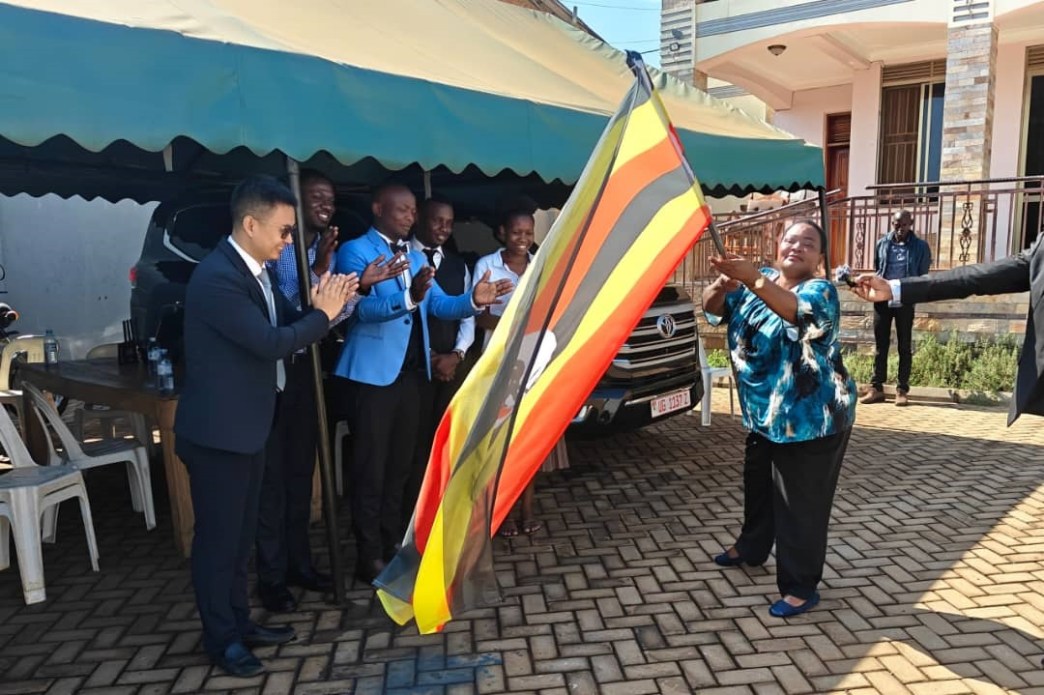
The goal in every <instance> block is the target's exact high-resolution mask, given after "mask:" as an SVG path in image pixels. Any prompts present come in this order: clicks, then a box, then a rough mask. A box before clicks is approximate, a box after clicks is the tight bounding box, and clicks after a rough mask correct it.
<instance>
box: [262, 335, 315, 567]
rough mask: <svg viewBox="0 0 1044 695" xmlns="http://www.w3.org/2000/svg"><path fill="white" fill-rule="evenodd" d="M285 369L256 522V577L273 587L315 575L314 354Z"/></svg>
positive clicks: (288, 365) (267, 447)
mask: <svg viewBox="0 0 1044 695" xmlns="http://www.w3.org/2000/svg"><path fill="white" fill-rule="evenodd" d="M285 367H286V386H285V388H284V390H283V393H282V394H280V398H279V401H278V407H277V409H276V419H275V424H274V425H273V427H272V433H271V434H270V435H269V437H268V444H267V446H266V448H265V474H264V477H263V479H262V481H261V508H260V511H259V513H258V521H257V578H258V581H259V582H261V583H262V584H269V585H271V584H283V583H285V582H286V580H287V575H288V574H297V575H302V574H308V573H310V572H311V571H312V552H311V549H310V547H309V543H308V526H309V520H310V518H311V512H312V476H313V475H314V473H315V452H316V446H317V444H318V432H317V430H316V424H317V423H316V420H317V418H318V417H319V415H318V409H317V408H316V403H315V388H314V387H313V384H312V363H311V361H310V358H309V355H307V354H305V355H297V356H295V359H294V360H287V361H286V362H285Z"/></svg>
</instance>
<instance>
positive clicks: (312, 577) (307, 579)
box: [286, 569, 333, 594]
mask: <svg viewBox="0 0 1044 695" xmlns="http://www.w3.org/2000/svg"><path fill="white" fill-rule="evenodd" d="M286 583H287V584H288V585H290V586H299V587H301V588H302V589H304V590H306V591H317V592H319V593H321V594H325V593H327V592H330V591H333V577H331V576H330V575H328V574H323V573H322V572H319V571H317V570H314V569H312V570H309V571H308V572H303V573H301V574H298V573H296V572H294V573H291V574H287V576H286Z"/></svg>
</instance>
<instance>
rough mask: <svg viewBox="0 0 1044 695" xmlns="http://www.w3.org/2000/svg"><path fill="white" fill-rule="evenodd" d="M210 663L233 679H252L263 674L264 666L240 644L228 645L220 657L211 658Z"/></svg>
mask: <svg viewBox="0 0 1044 695" xmlns="http://www.w3.org/2000/svg"><path fill="white" fill-rule="evenodd" d="M212 661H213V662H214V663H215V664H216V665H218V666H220V667H221V668H222V669H223V670H224V671H225V673H227V674H228V675H230V676H233V677H235V678H252V677H254V676H257V675H260V674H262V673H264V672H265V666H264V664H262V663H261V662H260V661H259V660H258V658H257V657H256V656H254V653H253V652H252V651H250V650H249V649H248V648H247V646H246V645H245V644H243V643H242V642H233V643H232V644H230V645H228V646H227V647H225V651H223V652H222V653H221V656H217V657H212Z"/></svg>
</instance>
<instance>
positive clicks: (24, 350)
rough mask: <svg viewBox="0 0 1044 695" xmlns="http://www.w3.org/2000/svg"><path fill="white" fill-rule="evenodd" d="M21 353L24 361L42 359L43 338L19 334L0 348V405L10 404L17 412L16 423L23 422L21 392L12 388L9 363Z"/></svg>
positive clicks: (38, 360)
mask: <svg viewBox="0 0 1044 695" xmlns="http://www.w3.org/2000/svg"><path fill="white" fill-rule="evenodd" d="M18 355H23V356H24V357H25V360H26V362H43V361H44V339H43V338H39V337H34V336H19V337H16V338H12V339H11V342H9V343H7V344H6V345H4V346H3V349H2V350H0V406H8V405H9V406H11V407H12V408H14V409H15V412H16V413H18V424H19V425H21V424H22V423H23V422H25V421H24V420H23V419H22V418H23V417H24V416H25V415H24V413H22V392H21V391H19V390H18V389H15V388H12V387H13V386H14V384H12V383H11V364H12V363H13V362H14V358H15V357H17V356H18Z"/></svg>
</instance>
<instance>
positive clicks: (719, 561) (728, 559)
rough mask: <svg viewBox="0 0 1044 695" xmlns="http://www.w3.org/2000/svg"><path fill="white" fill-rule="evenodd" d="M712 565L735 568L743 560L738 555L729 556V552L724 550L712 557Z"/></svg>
mask: <svg viewBox="0 0 1044 695" xmlns="http://www.w3.org/2000/svg"><path fill="white" fill-rule="evenodd" d="M714 564H716V565H720V566H722V567H736V566H737V565H742V564H743V558H742V557H741V556H740V555H738V554H737V555H736V557H732V556H731V555H729V551H728V550H726V551H725V552H723V553H722V554H721V555H715V556H714Z"/></svg>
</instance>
